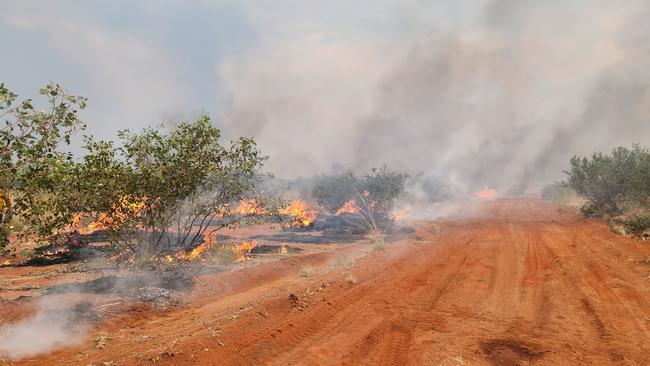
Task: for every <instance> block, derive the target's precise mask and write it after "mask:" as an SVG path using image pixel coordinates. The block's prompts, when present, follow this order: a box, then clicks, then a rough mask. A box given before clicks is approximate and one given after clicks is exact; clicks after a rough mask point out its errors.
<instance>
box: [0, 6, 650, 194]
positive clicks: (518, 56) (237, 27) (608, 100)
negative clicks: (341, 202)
mask: <svg viewBox="0 0 650 366" xmlns="http://www.w3.org/2000/svg"><path fill="white" fill-rule="evenodd" d="M127 3H128V6H125V4H127ZM0 8H2V11H1V12H0V40H2V42H3V47H4V50H5V51H6V52H4V53H3V57H2V58H0V68H2V70H5V72H4V74H3V75H2V76H0V82H5V83H6V84H7V86H9V87H10V88H11V89H13V90H15V91H17V92H18V93H19V95H20V96H21V97H33V96H34V95H33V93H35V91H36V90H38V88H39V87H41V86H43V85H44V84H46V83H47V82H48V81H54V82H57V83H59V84H61V85H62V86H63V87H65V88H66V89H69V90H70V91H71V92H72V93H74V94H79V95H83V96H87V97H89V107H88V109H87V110H86V111H84V113H83V114H82V117H83V118H84V120H85V121H86V122H87V124H88V130H87V132H88V133H91V134H94V135H95V136H96V137H98V138H108V139H114V138H115V137H116V132H117V131H118V130H120V129H124V128H130V129H132V130H136V131H137V130H139V129H140V128H143V127H146V126H153V125H158V124H160V123H164V124H165V125H168V126H172V125H174V124H176V123H178V122H179V121H180V120H186V119H192V118H194V117H196V116H197V115H198V114H199V113H201V112H207V113H209V114H210V115H211V116H212V118H213V121H214V123H215V125H216V126H217V127H219V128H221V129H222V130H223V132H224V136H225V137H226V138H235V137H237V136H241V135H243V136H248V137H254V138H255V139H256V141H257V142H258V145H259V147H260V149H261V150H262V151H263V152H264V153H265V154H266V155H268V156H269V160H268V162H267V164H266V169H268V170H269V171H270V172H273V173H274V174H275V175H277V176H280V177H283V178H295V177H300V176H310V175H313V174H318V173H327V172H330V171H334V170H340V169H345V168H354V169H356V170H360V171H361V170H366V169H369V168H371V167H378V166H381V165H388V166H390V167H392V168H394V169H401V170H406V171H408V172H409V173H412V174H418V173H422V174H423V176H426V177H435V178H434V180H435V181H436V182H441V183H442V182H445V183H446V184H447V185H449V186H453V187H454V188H455V189H456V190H459V191H475V190H477V189H481V188H482V187H483V186H484V185H491V186H494V187H495V188H497V189H498V190H500V191H509V190H522V189H523V190H535V189H537V188H539V186H541V185H543V184H545V183H547V182H550V181H553V180H557V179H561V178H562V177H563V174H562V170H563V169H566V168H567V165H568V160H569V158H570V157H571V156H572V155H574V154H578V155H584V154H588V153H591V152H593V151H596V150H609V149H611V148H613V147H615V146H619V145H626V146H629V145H631V144H633V143H641V144H645V145H648V144H650V133H649V132H650V123H649V122H650V121H648V116H650V113H649V112H650V101H649V98H650V93H649V91H648V83H649V82H650V75H649V73H650V69H649V68H648V67H647V65H648V64H649V62H648V61H650V28H649V27H647V24H646V23H647V19H649V18H650V3H648V2H647V1H645V0H626V1H611V0H565V1H553V2H551V1H538V0H399V1H397V0H359V1H354V2H351V1H344V0H332V1H327V2H325V1H323V2H306V1H300V0H276V1H273V2H265V1H259V0H241V1H231V0H194V1H187V2H178V1H175V0H166V1H155V2H151V1H148V0H133V1H128V2H124V1H123V2H118V3H115V2H110V3H103V2H101V3H100V2H84V1H76V0H65V1H60V2H57V4H56V5H54V4H52V3H51V2H47V1H39V0H25V1H20V2H16V1H10V0H0ZM125 9H128V11H126V10H125ZM30 92H31V93H32V94H30ZM77 140H78V141H81V139H80V138H79V139H77ZM224 142H227V141H224Z"/></svg>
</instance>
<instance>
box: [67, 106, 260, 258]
mask: <svg viewBox="0 0 650 366" xmlns="http://www.w3.org/2000/svg"><path fill="white" fill-rule="evenodd" d="M220 134H221V132H220V131H219V130H218V129H217V128H215V127H214V126H212V124H211V122H210V119H209V118H208V117H207V116H202V117H201V118H199V119H198V120H196V121H194V122H184V123H181V124H179V125H178V126H176V127H175V128H173V129H172V130H170V131H167V132H165V131H163V130H161V129H156V128H149V129H146V130H144V131H143V132H142V133H140V134H134V133H131V132H130V131H123V132H120V134H119V137H120V139H121V147H119V148H116V147H115V146H114V144H113V143H112V142H111V141H93V140H92V139H88V140H87V142H86V151H87V154H86V156H85V157H84V161H83V162H82V163H80V164H78V165H77V166H76V168H75V180H74V184H73V185H72V187H71V188H72V189H71V190H69V191H68V192H67V193H68V196H67V197H66V201H67V202H71V205H73V208H72V210H73V211H75V212H78V213H83V214H85V215H89V216H94V217H95V218H96V220H98V221H99V222H100V223H101V224H103V225H104V226H106V227H107V229H108V231H109V233H110V235H111V240H112V242H113V243H115V244H118V245H120V246H121V247H126V248H129V249H131V250H133V251H134V252H136V253H137V254H140V255H141V256H148V255H151V254H153V253H155V252H158V251H160V250H161V249H163V248H166V249H172V248H176V247H180V248H182V249H190V248H192V247H194V246H196V245H197V244H198V243H200V242H201V241H202V240H203V238H204V236H205V235H204V234H206V231H207V230H208V228H211V232H212V231H214V230H217V229H218V228H221V227H226V226H233V225H236V224H237V223H238V220H239V219H240V218H241V215H240V214H239V213H238V212H236V210H235V209H234V208H236V207H237V205H238V204H239V202H240V201H241V200H242V199H244V198H245V197H246V195H247V194H248V193H249V192H251V191H252V189H253V188H254V186H255V184H256V182H257V181H258V178H259V174H258V170H259V168H260V167H261V165H262V162H263V160H264V159H265V158H264V157H263V156H262V155H261V154H260V152H259V151H258V150H257V148H256V145H255V142H254V141H253V140H252V139H248V138H240V139H239V140H237V141H236V142H233V143H231V145H230V146H229V147H224V146H222V145H221V144H219V142H218V139H219V137H220ZM215 226H216V228H215Z"/></svg>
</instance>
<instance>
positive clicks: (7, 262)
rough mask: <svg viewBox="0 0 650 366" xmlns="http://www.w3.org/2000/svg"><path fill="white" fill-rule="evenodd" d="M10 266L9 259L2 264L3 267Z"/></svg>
mask: <svg viewBox="0 0 650 366" xmlns="http://www.w3.org/2000/svg"><path fill="white" fill-rule="evenodd" d="M10 264H11V261H10V260H9V259H7V260H6V261H4V262H2V265H3V266H8V265H10Z"/></svg>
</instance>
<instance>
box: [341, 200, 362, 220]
mask: <svg viewBox="0 0 650 366" xmlns="http://www.w3.org/2000/svg"><path fill="white" fill-rule="evenodd" d="M358 212H359V208H358V207H357V203H356V202H354V199H351V200H349V201H347V202H346V203H345V204H343V206H341V208H339V209H338V210H337V211H336V215H337V216H338V215H342V214H344V213H358Z"/></svg>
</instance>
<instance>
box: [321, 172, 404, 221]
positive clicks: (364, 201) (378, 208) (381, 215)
mask: <svg viewBox="0 0 650 366" xmlns="http://www.w3.org/2000/svg"><path fill="white" fill-rule="evenodd" d="M407 178H408V175H407V174H405V173H402V172H397V171H392V170H389V169H388V168H387V167H382V168H380V169H372V170H371V171H370V173H368V174H365V175H363V176H358V175H356V174H355V173H354V172H352V171H347V172H345V173H342V174H338V175H332V176H320V177H318V178H317V180H316V183H315V184H314V188H313V190H312V192H313V196H314V199H315V200H316V201H317V202H318V204H319V205H320V206H321V207H324V208H325V209H327V210H328V211H329V212H330V213H336V212H337V211H338V210H339V209H340V208H342V207H344V205H346V204H347V205H349V204H350V203H353V205H354V207H355V209H356V211H357V214H359V215H360V216H361V218H362V222H363V225H364V227H365V228H366V229H367V230H368V231H380V230H386V229H389V228H390V226H391V225H392V219H391V218H390V210H391V209H392V208H393V205H394V204H395V200H396V199H397V198H398V197H399V196H400V195H401V194H402V193H403V192H404V187H405V184H406V180H407Z"/></svg>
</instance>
